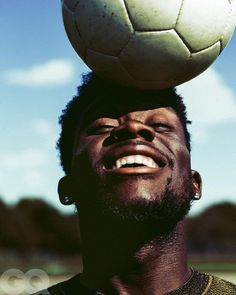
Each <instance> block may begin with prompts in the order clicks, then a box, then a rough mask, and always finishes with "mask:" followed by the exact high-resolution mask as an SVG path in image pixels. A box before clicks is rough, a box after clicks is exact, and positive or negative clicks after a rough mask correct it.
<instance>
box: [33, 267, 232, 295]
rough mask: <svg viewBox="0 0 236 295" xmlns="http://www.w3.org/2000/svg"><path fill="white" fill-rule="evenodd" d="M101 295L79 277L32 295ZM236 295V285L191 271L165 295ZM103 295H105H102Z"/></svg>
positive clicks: (101, 294)
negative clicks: (189, 275)
mask: <svg viewBox="0 0 236 295" xmlns="http://www.w3.org/2000/svg"><path fill="white" fill-rule="evenodd" d="M99 294H100V295H103V293H101V292H98V291H94V290H89V289H88V288H86V287H84V286H82V285H81V283H80V280H79V275H76V276H74V277H73V278H71V279H70V280H68V281H65V282H62V283H59V284H57V285H54V286H52V287H50V288H48V289H47V290H43V291H40V292H37V293H35V294H34V295H99ZM233 294H235V295H236V285H234V284H232V283H230V282H227V281H225V280H222V279H220V278H217V277H215V276H213V275H210V274H206V273H200V272H198V271H193V274H192V276H191V277H190V278H189V280H188V281H187V282H186V283H185V284H184V285H183V286H181V287H180V288H178V289H177V290H174V291H172V292H170V293H168V294H166V295H233ZM104 295H105V294H104Z"/></svg>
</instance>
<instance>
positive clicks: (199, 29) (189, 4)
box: [176, 0, 233, 52]
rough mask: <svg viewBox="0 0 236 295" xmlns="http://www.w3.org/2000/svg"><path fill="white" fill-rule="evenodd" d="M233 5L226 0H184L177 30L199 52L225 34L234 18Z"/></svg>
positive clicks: (194, 50)
mask: <svg viewBox="0 0 236 295" xmlns="http://www.w3.org/2000/svg"><path fill="white" fill-rule="evenodd" d="M232 7H233V6H232V4H230V3H229V1H225V0H224V1H220V0H207V1H206V0H197V1H192V0H191V1H190V0H185V1H183V6H182V9H181V12H180V15H179V17H178V21H177V25H176V30H177V32H178V33H179V34H180V35H181V36H182V37H183V38H184V40H185V42H186V43H187V44H188V47H189V48H190V51H193V52H197V51H199V50H202V49H204V48H207V47H209V46H211V45H213V44H215V43H216V42H217V41H218V40H220V39H221V38H222V36H224V33H225V30H227V27H228V25H229V20H230V19H231V18H232ZM231 25H232V22H231Z"/></svg>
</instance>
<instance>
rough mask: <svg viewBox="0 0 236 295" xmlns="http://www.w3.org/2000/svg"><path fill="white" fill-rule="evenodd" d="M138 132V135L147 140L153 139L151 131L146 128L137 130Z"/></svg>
mask: <svg viewBox="0 0 236 295" xmlns="http://www.w3.org/2000/svg"><path fill="white" fill-rule="evenodd" d="M138 134H139V136H141V137H143V138H144V139H146V140H147V141H153V139H154V134H153V132H151V131H150V130H147V129H142V130H139V132H138Z"/></svg>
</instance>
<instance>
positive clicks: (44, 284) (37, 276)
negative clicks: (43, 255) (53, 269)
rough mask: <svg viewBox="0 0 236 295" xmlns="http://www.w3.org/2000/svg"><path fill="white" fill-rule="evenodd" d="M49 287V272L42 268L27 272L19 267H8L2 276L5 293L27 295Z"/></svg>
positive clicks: (2, 288) (1, 284) (0, 279)
mask: <svg viewBox="0 0 236 295" xmlns="http://www.w3.org/2000/svg"><path fill="white" fill-rule="evenodd" d="M48 287H49V277H48V274H47V273H46V272H45V271H43V270H41V269H31V270H29V271H27V272H26V273H23V271H21V270H19V269H14V268H12V269H8V270H6V271H5V272H4V273H3V274H2V275H1V278H0V289H1V290H2V291H3V292H4V293H3V294H4V295H5V294H6V295H26V294H32V293H34V292H37V291H39V290H42V289H45V288H48Z"/></svg>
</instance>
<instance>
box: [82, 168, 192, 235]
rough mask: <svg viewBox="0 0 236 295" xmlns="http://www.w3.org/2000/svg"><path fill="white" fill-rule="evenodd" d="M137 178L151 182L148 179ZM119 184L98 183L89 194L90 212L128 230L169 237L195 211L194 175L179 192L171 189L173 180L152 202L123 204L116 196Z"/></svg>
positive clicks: (138, 200) (137, 200) (138, 198)
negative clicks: (146, 230) (137, 228)
mask: <svg viewBox="0 0 236 295" xmlns="http://www.w3.org/2000/svg"><path fill="white" fill-rule="evenodd" d="M135 177H136V178H142V179H144V178H147V176H135ZM119 181H120V180H119V179H118V178H117V179H116V180H115V179H110V180H109V181H107V182H106V183H105V184H101V182H100V181H99V180H98V179H96V180H95V181H94V182H93V189H92V191H91V190H89V191H90V193H89V194H88V191H87V197H86V200H85V203H86V204H87V205H88V206H89V210H91V213H92V212H95V214H96V215H99V216H100V217H101V218H102V219H103V220H104V219H105V220H107V222H109V221H115V222H118V223H122V224H125V225H127V226H128V225H135V224H136V225H137V226H145V227H146V228H149V229H150V230H152V231H153V230H154V231H155V232H156V234H158V235H166V234H169V233H170V232H172V231H173V230H174V228H175V227H176V225H177V223H178V222H179V221H181V220H182V219H183V218H184V217H185V216H186V215H187V214H188V212H189V210H190V208H191V204H192V200H193V196H194V191H193V188H192V182H191V172H189V176H188V177H187V179H185V180H182V181H180V183H179V187H177V188H175V189H173V188H171V184H172V178H171V177H169V178H168V179H167V180H166V185H165V188H164V190H163V191H162V192H161V193H159V194H153V195H152V196H151V197H150V198H149V199H145V198H143V197H142V196H135V198H133V199H131V200H130V199H129V200H128V201H124V200H120V199H119V198H118V197H117V196H116V194H115V193H114V183H116V182H119ZM137 181H138V179H137ZM90 187H91V184H90ZM95 191H96V192H95Z"/></svg>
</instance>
